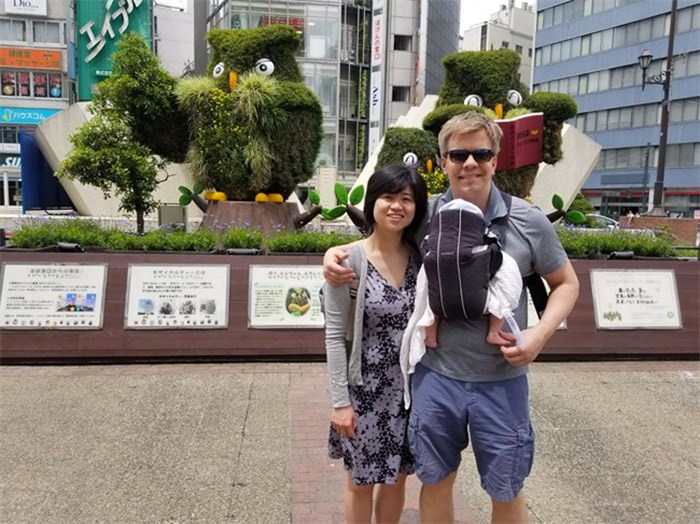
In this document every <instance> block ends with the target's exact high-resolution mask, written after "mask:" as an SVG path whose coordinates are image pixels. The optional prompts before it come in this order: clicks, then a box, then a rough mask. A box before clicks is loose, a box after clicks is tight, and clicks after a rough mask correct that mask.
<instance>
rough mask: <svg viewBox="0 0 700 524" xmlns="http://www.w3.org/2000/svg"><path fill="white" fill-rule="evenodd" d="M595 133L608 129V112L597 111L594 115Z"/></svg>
mask: <svg viewBox="0 0 700 524" xmlns="http://www.w3.org/2000/svg"><path fill="white" fill-rule="evenodd" d="M595 128H596V131H605V130H606V129H608V112H607V111H598V114H597V115H596V127H595Z"/></svg>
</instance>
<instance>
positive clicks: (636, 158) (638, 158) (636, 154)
mask: <svg viewBox="0 0 700 524" xmlns="http://www.w3.org/2000/svg"><path fill="white" fill-rule="evenodd" d="M629 155H630V156H629V167H631V168H637V167H642V148H641V147H632V148H630V149H629Z"/></svg>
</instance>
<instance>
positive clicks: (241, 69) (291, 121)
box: [177, 26, 323, 200]
mask: <svg viewBox="0 0 700 524" xmlns="http://www.w3.org/2000/svg"><path fill="white" fill-rule="evenodd" d="M207 41H208V42H209V44H210V45H211V48H212V52H211V61H210V64H209V69H208V73H209V76H207V77H200V78H191V79H186V80H183V81H181V82H180V84H179V86H178V88H177V96H178V99H179V101H180V104H181V105H182V107H183V108H184V109H185V111H186V112H187V114H188V116H189V119H190V128H191V144H190V150H189V152H188V161H189V162H190V166H191V169H192V172H193V177H194V179H195V181H196V182H198V183H200V184H201V185H202V186H203V187H207V188H215V189H216V190H218V191H223V192H224V193H226V194H227V195H228V198H229V200H253V199H254V198H255V195H256V194H257V193H260V192H262V193H279V194H281V195H282V196H283V197H284V198H287V197H288V196H289V195H290V194H291V193H292V191H293V190H294V188H295V187H296V185H297V184H299V183H300V182H304V181H306V180H308V179H309V178H310V177H311V175H312V174H313V170H314V163H315V161H316V156H317V155H318V151H319V148H320V144H321V137H322V119H323V114H322V109H321V105H320V103H319V101H318V99H317V98H316V96H315V95H314V93H313V92H312V91H311V90H310V89H308V88H307V87H306V86H305V85H304V83H303V78H302V76H301V72H300V70H299V66H298V64H297V62H296V59H295V57H294V55H295V52H296V51H297V49H299V46H300V45H301V40H300V37H299V35H298V34H297V33H296V31H295V30H294V29H293V28H291V27H289V26H268V27H262V28H258V29H248V30H223V29H214V30H212V31H210V32H209V33H208V35H207Z"/></svg>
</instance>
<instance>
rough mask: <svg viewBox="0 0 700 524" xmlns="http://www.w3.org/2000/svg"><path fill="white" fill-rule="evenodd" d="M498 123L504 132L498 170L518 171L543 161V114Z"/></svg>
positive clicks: (530, 114)
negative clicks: (520, 168)
mask: <svg viewBox="0 0 700 524" xmlns="http://www.w3.org/2000/svg"><path fill="white" fill-rule="evenodd" d="M496 122H497V123H498V125H499V126H500V128H501V130H502V131H503V138H501V151H500V152H499V153H498V169H517V168H519V167H522V166H529V165H531V164H539V163H540V162H541V161H542V126H543V114H542V113H529V114H527V115H522V116H519V117H516V118H511V119H510V120H496Z"/></svg>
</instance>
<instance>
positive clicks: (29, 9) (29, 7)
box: [5, 0, 47, 16]
mask: <svg viewBox="0 0 700 524" xmlns="http://www.w3.org/2000/svg"><path fill="white" fill-rule="evenodd" d="M46 4H47V0H5V12H6V13H8V14H17V15H34V16H46V15H47V10H46Z"/></svg>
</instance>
